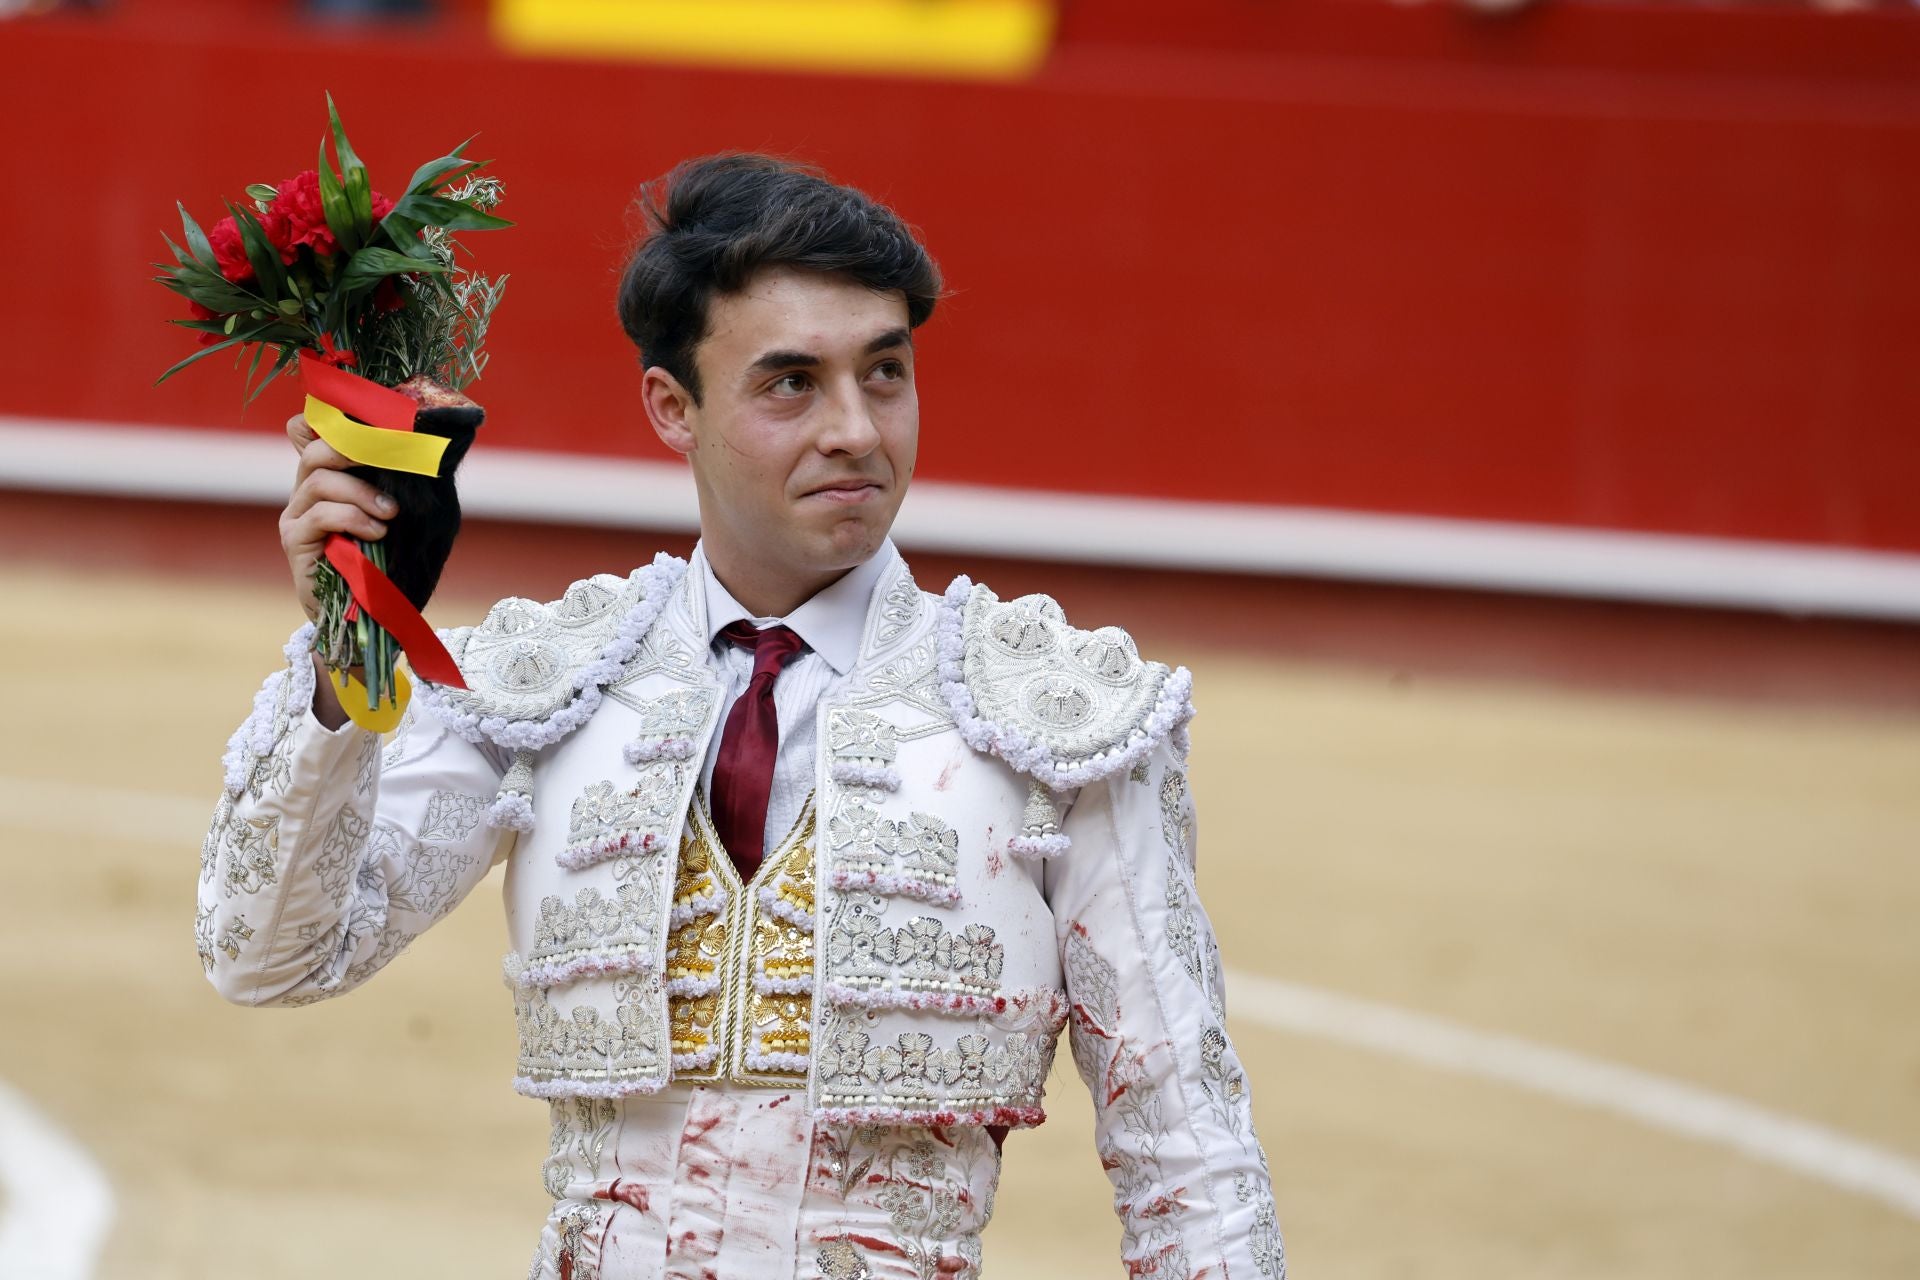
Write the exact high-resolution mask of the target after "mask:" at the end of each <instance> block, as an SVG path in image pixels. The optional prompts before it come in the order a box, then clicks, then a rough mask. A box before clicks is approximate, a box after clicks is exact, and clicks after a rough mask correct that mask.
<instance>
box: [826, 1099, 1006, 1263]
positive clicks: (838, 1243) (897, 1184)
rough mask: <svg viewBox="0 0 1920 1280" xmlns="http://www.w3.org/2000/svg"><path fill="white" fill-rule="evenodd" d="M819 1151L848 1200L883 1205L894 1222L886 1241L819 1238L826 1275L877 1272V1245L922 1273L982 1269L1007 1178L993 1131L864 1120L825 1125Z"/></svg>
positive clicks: (889, 1220)
mask: <svg viewBox="0 0 1920 1280" xmlns="http://www.w3.org/2000/svg"><path fill="white" fill-rule="evenodd" d="M814 1158H815V1161H816V1162H817V1163H818V1162H824V1163H825V1165H826V1174H827V1176H828V1177H830V1178H831V1179H832V1185H834V1186H835V1187H837V1189H838V1190H839V1192H840V1195H841V1198H842V1200H843V1201H846V1202H848V1203H849V1204H854V1205H861V1206H863V1207H869V1208H872V1209H878V1210H880V1211H881V1212H882V1213H884V1214H885V1215H886V1220H887V1229H888V1235H887V1238H886V1239H885V1240H884V1241H878V1242H877V1241H875V1240H874V1239H873V1238H872V1237H870V1236H856V1235H853V1234H851V1233H848V1234H834V1235H829V1236H826V1237H824V1238H821V1237H816V1238H817V1239H820V1241H821V1242H820V1244H819V1246H818V1248H817V1249H816V1250H815V1253H814V1261H815V1263H816V1265H818V1266H819V1268H820V1273H821V1275H822V1276H823V1277H825V1278H826V1280H866V1278H867V1277H870V1276H872V1275H873V1271H872V1267H871V1265H870V1263H869V1262H868V1260H867V1253H866V1251H867V1250H868V1249H872V1248H884V1249H885V1250H886V1251H887V1252H888V1253H889V1254H892V1255H894V1256H896V1257H898V1258H899V1259H900V1260H901V1262H902V1263H903V1264H904V1265H905V1266H906V1267H907V1268H908V1274H911V1275H912V1276H914V1277H915V1280H941V1278H942V1277H947V1276H955V1275H965V1276H977V1275H978V1274H979V1273H980V1232H981V1230H982V1229H983V1228H984V1227H985V1226H986V1223H987V1220H988V1218H989V1217H990V1216H991V1215H992V1212H993V1196H994V1192H995V1189H996V1187H997V1185H998V1182H999V1177H1000V1153H999V1151H998V1149H997V1148H996V1147H995V1146H994V1143H993V1140H992V1139H991V1138H989V1137H988V1136H987V1135H986V1134H985V1133H983V1132H981V1131H980V1130H978V1129H949V1130H947V1131H945V1133H944V1134H943V1136H942V1137H941V1138H940V1139H938V1140H936V1139H935V1138H934V1137H932V1136H931V1135H930V1134H929V1133H928V1131H927V1130H925V1129H922V1128H919V1127H915V1126H896V1125H878V1124H872V1125H860V1126H858V1127H855V1128H853V1129H851V1130H839V1131H832V1130H829V1131H823V1133H822V1134H821V1137H820V1138H819V1140H818V1143H817V1146H816V1150H815V1155H814ZM816 1167H817V1165H816ZM815 1176H816V1177H818V1176H819V1174H818V1172H816V1175H815ZM861 1216H865V1215H861ZM833 1230H835V1231H836V1233H838V1232H844V1231H845V1227H844V1226H842V1225H840V1224H834V1227H833ZM895 1273H896V1272H895V1269H894V1268H893V1267H891V1266H890V1267H889V1268H888V1269H887V1274H889V1275H893V1274H895Z"/></svg>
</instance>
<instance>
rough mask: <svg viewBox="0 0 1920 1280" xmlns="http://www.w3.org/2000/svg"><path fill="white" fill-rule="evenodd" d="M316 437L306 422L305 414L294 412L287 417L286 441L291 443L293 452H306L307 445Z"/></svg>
mask: <svg viewBox="0 0 1920 1280" xmlns="http://www.w3.org/2000/svg"><path fill="white" fill-rule="evenodd" d="M316 439H318V437H317V436H316V435H315V434H314V431H313V428H312V427H311V426H309V425H308V424H307V415H306V414H304V413H296V414H294V415H293V416H292V417H291V418H288V419H287V441H288V443H290V444H292V445H293V450H294V452H295V453H304V452H306V448H307V446H308V445H310V444H312V443H313V442H314V441H315V440H316Z"/></svg>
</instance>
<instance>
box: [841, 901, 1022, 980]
mask: <svg viewBox="0 0 1920 1280" xmlns="http://www.w3.org/2000/svg"><path fill="white" fill-rule="evenodd" d="M827 959H828V962H829V966H830V971H831V973H832V976H833V978H834V980H836V981H838V982H843V983H845V984H847V985H848V986H851V987H860V988H866V989H869V990H880V989H887V990H891V991H895V992H903V991H905V992H914V991H919V992H941V993H959V994H966V995H975V996H994V995H997V994H999V990H1000V974H1001V970H1002V968H1003V967H1004V966H1005V963H1006V948H1005V947H1003V946H1002V945H1001V944H1000V942H999V941H997V940H996V938H995V936H994V932H993V929H992V927H991V926H989V925H984V924H969V925H966V926H964V927H963V928H962V929H960V930H959V931H958V932H952V931H949V930H948V928H947V926H946V925H945V924H944V923H942V922H941V921H939V920H936V919H934V918H933V917H932V916H918V917H915V918H914V919H912V920H909V921H907V922H906V923H905V924H903V925H901V926H900V927H899V928H897V929H889V928H887V927H886V926H885V925H883V924H881V923H880V920H879V918H878V917H876V916H873V915H870V914H867V912H866V910H865V908H864V907H863V906H862V905H861V904H860V903H859V902H858V901H856V900H848V901H846V902H844V903H843V904H842V910H841V911H840V912H839V913H838V914H837V915H836V917H835V919H834V923H833V927H832V928H831V929H830V930H829V931H828V933H827Z"/></svg>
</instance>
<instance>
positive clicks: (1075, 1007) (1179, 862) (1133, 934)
mask: <svg viewBox="0 0 1920 1280" xmlns="http://www.w3.org/2000/svg"><path fill="white" fill-rule="evenodd" d="M1061 829H1062V832H1063V834H1065V835H1066V836H1067V837H1068V839H1069V841H1070V846H1069V847H1068V848H1067V849H1066V850H1065V851H1064V852H1062V853H1060V854H1058V855H1057V856H1055V857H1053V858H1051V859H1049V861H1048V864H1047V874H1046V885H1047V892H1048V901H1049V904H1050V906H1051V907H1052V911H1053V917H1054V921H1055V926H1056V929H1057V930H1058V939H1059V946H1060V957H1061V964H1062V967H1063V970H1064V972H1065V974H1066V982H1067V996H1068V1001H1069V1004H1070V1006H1071V1012H1070V1014H1069V1017H1068V1022H1067V1031H1068V1036H1069V1038H1070V1041H1071V1044H1072V1049H1073V1060H1074V1064H1075V1065H1076V1066H1077V1067H1078V1068H1079V1070H1080V1077H1081V1079H1083V1080H1084V1081H1086V1084H1087V1088H1088V1090H1089V1091H1090V1092H1091V1093H1092V1095H1093V1105H1094V1114H1095V1125H1096V1129H1095V1132H1096V1135H1097V1141H1098V1147H1099V1155H1100V1163H1101V1165H1102V1166H1103V1167H1104V1168H1105V1169H1106V1171H1107V1176H1108V1178H1109V1179H1110V1180H1111V1181H1112V1183H1113V1192H1114V1209H1115V1212H1116V1213H1117V1214H1118V1215H1119V1218H1120V1227H1121V1256H1122V1259H1123V1261H1124V1262H1125V1263H1126V1265H1127V1268H1128V1274H1130V1275H1152V1276H1155V1277H1169V1278H1172V1280H1188V1277H1194V1276H1200V1275H1203V1274H1204V1275H1206V1276H1208V1277H1217V1276H1234V1277H1254V1276H1261V1277H1267V1278H1269V1280H1279V1278H1280V1277H1283V1276H1285V1274H1286V1258H1285V1254H1284V1251H1283V1249H1282V1246H1281V1241H1280V1229H1279V1226H1278V1225H1277V1222H1276V1219H1275V1213H1274V1205H1273V1192H1272V1186H1271V1183H1270V1181H1269V1178H1268V1175H1267V1162H1266V1156H1265V1154H1264V1153H1263V1152H1262V1151H1261V1149H1260V1142H1259V1139H1258V1138H1257V1137H1256V1136H1255V1135H1254V1131H1253V1112H1252V1107H1251V1099H1250V1097H1249V1094H1248V1090H1247V1077H1246V1072H1245V1071H1244V1070H1243V1069H1242V1067H1241V1065H1240V1059H1239V1057H1238V1055H1236V1054H1235V1052H1234V1049H1233V1044H1232V1042H1231V1041H1230V1040H1228V1038H1227V1033H1226V1026H1225V1017H1226V1004H1225V992H1224V989H1223V983H1222V979H1221V966H1220V949H1219V946H1218V944H1217V943H1216V942H1215V941H1214V936H1213V929H1212V926H1211V925H1210V924H1209V923H1208V921H1207V917H1206V913H1205V912H1204V911H1203V910H1202V909H1201V906H1200V900H1199V897H1198V895H1197V893H1196V892H1195V889H1194V876H1193V872H1194V862H1195V849H1196V846H1195V841H1194V834H1195V818H1194V809H1193V803H1192V798H1191V795H1190V793H1189V790H1188V787H1187V779H1186V775H1185V772H1184V762H1183V760H1182V759H1181V758H1180V756H1179V755H1178V754H1176V752H1175V750H1174V749H1173V747H1172V746H1170V745H1168V744H1167V743H1164V742H1163V743H1161V744H1160V745H1158V746H1157V747H1156V748H1155V749H1154V751H1153V754H1151V755H1150V756H1148V757H1147V758H1146V759H1145V760H1143V761H1141V762H1140V763H1139V764H1138V765H1136V766H1135V767H1134V768H1133V769H1132V770H1131V771H1130V772H1129V771H1122V772H1120V773H1117V774H1113V775H1110V776H1109V777H1107V778H1104V779H1102V780H1100V781H1097V782H1094V783H1091V784H1089V785H1088V786H1086V787H1085V788H1083V789H1082V790H1081V791H1080V793H1079V795H1078V797H1077V799H1076V800H1075V801H1074V803H1073V808H1072V810H1071V811H1070V812H1069V813H1068V815H1067V818H1066V821H1065V822H1064V823H1063V825H1062V828H1061Z"/></svg>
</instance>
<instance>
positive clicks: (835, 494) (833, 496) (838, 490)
mask: <svg viewBox="0 0 1920 1280" xmlns="http://www.w3.org/2000/svg"><path fill="white" fill-rule="evenodd" d="M879 492H880V485H879V482H878V481H874V480H863V479H853V480H835V481H834V482H832V483H831V484H823V485H821V486H819V487H818V488H815V489H809V490H808V491H807V495H806V496H807V497H809V498H824V499H826V500H827V501H828V502H860V501H862V500H864V499H866V498H869V497H872V496H873V495H875V494H877V493H879Z"/></svg>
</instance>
